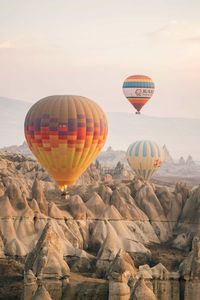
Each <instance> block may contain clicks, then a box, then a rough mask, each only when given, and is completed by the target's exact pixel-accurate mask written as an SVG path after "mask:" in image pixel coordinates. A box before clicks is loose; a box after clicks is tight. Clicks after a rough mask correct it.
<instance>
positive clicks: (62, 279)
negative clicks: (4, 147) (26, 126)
mask: <svg viewBox="0 0 200 300" xmlns="http://www.w3.org/2000/svg"><path fill="white" fill-rule="evenodd" d="M122 169H123V168H122V165H120V164H118V166H116V172H115V174H113V175H111V174H109V175H110V177H108V176H106V174H104V173H103V172H102V167H101V165H100V164H99V163H98V162H96V164H93V165H92V166H91V167H90V168H89V169H88V170H87V172H86V173H85V174H84V175H83V176H82V177H81V178H80V180H79V183H78V184H77V185H76V186H73V187H72V188H70V189H69V190H68V194H67V195H66V196H61V195H60V192H59V191H58V189H57V187H56V186H55V184H54V183H53V182H51V181H50V178H49V177H48V175H47V174H46V173H45V172H44V170H43V169H42V168H41V166H40V165H39V164H38V163H37V162H36V161H35V160H33V159H31V158H27V157H25V156H23V155H21V154H15V155H13V154H12V153H8V152H4V151H2V152H1V153H0V264H1V269H2V270H3V269H5V270H6V272H2V274H0V282H1V284H0V294H1V295H2V299H5V298H6V297H7V295H8V294H6V293H7V291H8V290H9V292H10V293H11V294H12V295H13V297H15V298H13V299H19V298H20V297H22V299H26V300H29V299H30V300H31V299H41V297H43V299H142V300H145V299H148V300H149V299H169V300H170V299H177V300H178V299H179V297H180V295H183V297H184V298H183V299H191V300H193V299H196V298H194V296H195V295H194V294H193V289H192V286H193V285H194V284H196V287H197V289H198V284H199V279H200V273H199V267H198V263H199V262H198V260H199V258H198V257H199V249H200V245H199V223H200V222H199V221H200V220H199V205H200V204H199V203H200V187H196V188H193V189H190V188H188V187H187V185H186V184H184V183H181V182H179V183H177V184H176V185H175V186H174V187H165V186H161V185H155V184H152V183H144V182H142V181H141V180H140V179H138V178H133V177H132V178H131V179H130V178H129V176H128V175H127V176H125V175H124V174H123V172H122ZM120 176H121V177H120ZM191 248H192V250H191ZM155 249H156V251H157V252H156V251H155ZM190 250H191V252H190ZM155 253H156V254H155ZM169 261H170V263H169ZM6 274H7V275H6ZM5 276H7V277H8V278H9V280H10V282H15V283H16V278H18V280H17V284H20V283H19V282H21V285H20V288H18V289H17V290H16V289H15V288H13V289H11V288H10V286H9V289H8V286H7V287H5V284H4V285H3V284H2V282H3V280H4V279H5ZM53 282H56V284H52V283H53ZM41 295H42V296H41ZM84 295H85V296H84ZM199 295H200V292H199ZM83 297H85V298H83ZM0 298H1V296H0Z"/></svg>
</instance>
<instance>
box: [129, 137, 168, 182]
mask: <svg viewBox="0 0 200 300" xmlns="http://www.w3.org/2000/svg"><path fill="white" fill-rule="evenodd" d="M126 155H127V161H128V163H129V165H130V167H131V168H132V170H133V171H134V172H135V173H136V175H138V176H139V177H142V178H143V179H144V180H149V179H150V177H151V176H152V174H153V173H154V172H155V171H157V170H158V169H159V168H160V166H161V164H162V162H163V161H164V157H165V155H164V151H163V149H162V148H159V147H158V145H157V144H156V143H155V142H152V141H136V142H135V143H133V144H131V145H130V146H129V147H128V150H127V153H126Z"/></svg>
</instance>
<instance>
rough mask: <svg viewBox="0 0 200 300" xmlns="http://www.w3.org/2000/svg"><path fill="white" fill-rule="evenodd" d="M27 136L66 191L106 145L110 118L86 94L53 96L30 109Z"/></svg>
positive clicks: (26, 123) (27, 118)
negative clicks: (108, 119) (107, 118)
mask: <svg viewBox="0 0 200 300" xmlns="http://www.w3.org/2000/svg"><path fill="white" fill-rule="evenodd" d="M25 136H26V140H27V143H28V145H29V147H30V149H31V151H32V152H33V154H34V155H35V156H36V157H37V159H38V160H39V162H40V163H41V165H42V166H43V167H44V168H45V169H46V170H47V172H48V173H49V175H50V176H52V177H53V178H54V180H55V181H56V182H57V183H58V185H59V187H60V189H61V190H64V189H66V187H67V186H70V185H72V184H74V183H75V182H76V180H77V179H78V177H79V176H80V175H81V174H82V173H83V172H84V171H85V170H86V169H87V167H88V166H89V165H90V164H91V162H92V161H93V160H94V159H95V158H96V157H97V155H98V153H99V152H100V150H101V149H102V147H103V146H104V144H105V141H106V137H107V120H106V116H105V114H104V112H103V111H102V110H101V108H100V107H99V106H98V105H97V104H96V103H95V102H94V101H92V100H89V99H87V98H85V97H81V96H50V97H46V98H43V99H41V100H39V101H38V102H37V103H35V104H34V105H33V106H32V107H31V108H30V110H29V111H28V113H27V115H26V119H25Z"/></svg>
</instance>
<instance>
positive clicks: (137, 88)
mask: <svg viewBox="0 0 200 300" xmlns="http://www.w3.org/2000/svg"><path fill="white" fill-rule="evenodd" d="M154 89H155V86H154V83H153V80H152V79H151V78H150V77H148V76H145V75H133V76H129V77H127V78H126V80H125V81H124V83H123V92H124V95H125V97H126V98H127V99H128V101H129V102H130V103H131V104H132V105H133V106H134V107H135V109H136V110H137V111H136V114H140V110H141V108H142V107H143V105H145V104H146V103H147V101H148V100H149V99H150V98H151V97H152V95H153V93H154Z"/></svg>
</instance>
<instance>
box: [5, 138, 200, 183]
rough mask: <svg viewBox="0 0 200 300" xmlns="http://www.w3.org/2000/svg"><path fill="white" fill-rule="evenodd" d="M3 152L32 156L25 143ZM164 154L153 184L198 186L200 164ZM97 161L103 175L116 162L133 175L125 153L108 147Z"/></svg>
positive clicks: (167, 152) (111, 169)
mask: <svg viewBox="0 0 200 300" xmlns="http://www.w3.org/2000/svg"><path fill="white" fill-rule="evenodd" d="M3 150H4V151H9V152H12V153H20V154H23V155H26V156H29V157H31V158H33V154H32V153H31V151H30V150H29V148H28V146H27V144H26V142H24V143H23V144H22V145H20V146H9V147H5V148H3ZM163 150H164V152H165V162H164V163H163V164H162V166H161V168H160V169H159V170H158V171H157V172H156V173H155V174H154V175H153V180H154V182H156V183H158V184H163V185H167V186H171V185H172V186H173V185H174V182H177V181H184V182H186V183H187V184H188V185H189V186H191V187H192V186H195V185H198V184H199V182H200V163H199V162H195V161H194V160H193V158H192V156H191V155H188V156H187V158H186V159H184V157H182V156H181V157H180V158H179V160H177V161H175V160H174V159H173V157H172V156H171V154H170V152H169V150H168V148H167V147H166V145H164V146H163ZM97 160H98V161H99V162H100V164H101V166H102V169H103V171H104V174H106V173H109V174H113V172H115V167H116V165H117V164H118V162H119V163H120V164H121V165H123V172H124V175H125V176H126V174H125V173H129V174H130V173H133V172H132V171H131V169H130V167H129V165H128V163H127V159H126V152H125V151H123V150H114V149H113V148H112V147H108V148H107V150H106V151H102V152H101V153H100V155H99V156H98V158H97Z"/></svg>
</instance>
